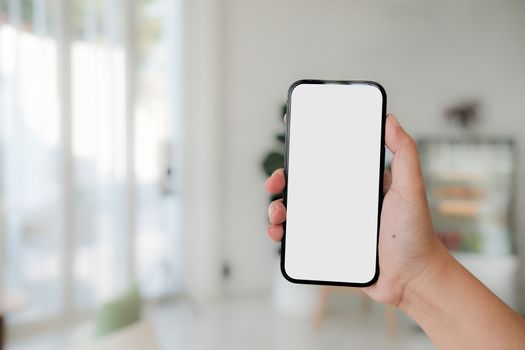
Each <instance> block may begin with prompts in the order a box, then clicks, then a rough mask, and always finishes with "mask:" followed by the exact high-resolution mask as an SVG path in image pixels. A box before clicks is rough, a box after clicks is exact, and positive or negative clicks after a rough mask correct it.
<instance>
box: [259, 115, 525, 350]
mask: <svg viewBox="0 0 525 350" xmlns="http://www.w3.org/2000/svg"><path fill="white" fill-rule="evenodd" d="M385 143H386V146H387V147H388V149H389V150H390V151H391V152H392V154H393V160H392V166H391V168H392V172H391V173H385V176H384V178H385V184H384V188H385V194H384V200H383V209H382V212H381V227H380V234H379V264H380V271H381V272H380V275H379V279H378V281H377V282H376V283H375V284H374V285H372V286H370V287H367V288H364V289H363V291H364V292H365V293H366V294H368V295H369V296H370V297H371V298H372V299H374V300H376V301H378V302H380V303H384V304H389V305H394V306H397V307H399V308H400V309H401V310H403V311H404V312H406V313H407V314H408V315H409V316H411V317H412V318H413V319H414V320H415V321H416V322H418V324H419V325H420V326H421V327H422V328H423V329H424V330H425V332H426V333H427V335H428V336H429V337H430V338H431V339H432V341H433V342H434V344H435V345H436V346H438V347H439V348H445V349H474V348H475V349H523V348H525V321H524V319H523V318H522V317H521V316H519V315H518V314H517V313H516V312H514V311H513V310H512V309H511V308H509V307H508V306H507V305H505V304H504V303H503V302H502V301H501V300H499V299H498V298H497V297H496V296H495V295H494V294H493V293H492V292H491V291H490V290H488V289H487V288H486V287H485V286H484V285H483V284H482V283H481V282H480V281H478V280H477V279H476V278H475V277H474V276H473V275H472V274H470V272H468V271H467V270H466V269H465V268H464V267H463V266H462V265H461V264H460V263H458V262H457V261H456V260H455V259H454V258H453V257H452V256H451V255H450V253H449V252H448V250H447V249H446V248H445V247H444V246H443V245H442V244H441V242H440V241H439V239H438V238H437V235H436V234H435V233H434V229H433V227H432V221H431V218H430V211H429V209H428V202H427V199H426V195H425V185H424V182H423V177H422V174H421V167H420V162H419V155H418V151H417V147H416V143H415V141H414V140H413V139H412V137H410V135H409V134H408V133H406V132H405V130H404V129H403V128H402V127H401V126H400V124H399V122H398V121H397V119H396V118H395V117H394V116H393V115H392V114H389V115H388V116H387V121H386V129H385ZM265 186H266V189H267V191H268V192H270V193H272V194H275V193H281V192H282V191H283V189H284V186H285V177H284V172H283V169H278V170H276V171H275V172H274V173H273V174H272V175H271V176H270V177H269V178H268V179H267V180H266V183H265ZM268 217H269V220H270V226H269V227H268V235H269V236H270V238H271V239H272V240H273V241H275V242H279V241H281V239H282V237H283V234H284V232H283V226H282V223H283V222H284V221H285V220H286V208H285V206H284V205H283V203H282V201H280V200H278V201H274V202H273V203H271V204H270V206H269V207H268Z"/></svg>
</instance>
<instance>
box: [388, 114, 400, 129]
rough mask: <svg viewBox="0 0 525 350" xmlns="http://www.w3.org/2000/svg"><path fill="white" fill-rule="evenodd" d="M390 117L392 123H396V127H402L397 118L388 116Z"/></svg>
mask: <svg viewBox="0 0 525 350" xmlns="http://www.w3.org/2000/svg"><path fill="white" fill-rule="evenodd" d="M388 117H389V118H390V119H392V123H394V125H395V126H400V125H399V121H398V120H397V119H396V117H394V115H393V114H388Z"/></svg>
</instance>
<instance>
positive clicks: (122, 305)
mask: <svg viewBox="0 0 525 350" xmlns="http://www.w3.org/2000/svg"><path fill="white" fill-rule="evenodd" d="M141 314H142V298H141V297H140V292H139V288H138V287H137V286H132V287H131V288H130V289H129V290H128V291H127V292H126V293H125V294H123V295H122V296H120V297H118V298H117V299H114V300H112V301H110V302H107V303H105V304H103V305H102V306H101V307H100V309H99V310H98V312H97V315H96V319H95V334H96V336H97V337H103V336H105V335H108V334H110V333H113V332H115V331H118V330H120V329H122V328H125V327H126V326H129V325H131V324H133V323H135V322H138V321H140V319H141V316H142V315H141Z"/></svg>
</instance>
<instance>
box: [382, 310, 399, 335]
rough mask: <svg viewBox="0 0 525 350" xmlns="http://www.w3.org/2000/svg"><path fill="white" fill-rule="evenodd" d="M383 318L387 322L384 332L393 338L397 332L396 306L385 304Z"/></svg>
mask: <svg viewBox="0 0 525 350" xmlns="http://www.w3.org/2000/svg"><path fill="white" fill-rule="evenodd" d="M385 318H386V322H387V326H386V332H387V335H388V337H389V338H395V337H396V334H397V314H396V308H395V307H393V306H390V305H387V306H385Z"/></svg>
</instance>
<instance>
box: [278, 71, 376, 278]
mask: <svg viewBox="0 0 525 350" xmlns="http://www.w3.org/2000/svg"><path fill="white" fill-rule="evenodd" d="M385 121H386V93H385V90H384V89H383V87H382V86H381V85H380V84H378V83H376V82H373V81H327V80H300V81H297V82H295V83H293V84H292V85H291V86H290V89H289V92H288V104H287V130H286V154H285V169H284V170H285V177H286V187H285V190H284V193H283V202H284V204H285V206H286V208H287V216H286V222H285V223H284V229H285V230H284V231H285V232H284V237H283V240H282V249H281V271H282V273H283V275H284V277H285V278H286V279H287V280H289V281H291V282H295V283H306V284H325V285H347V286H354V287H365V286H369V285H372V284H373V283H375V281H376V280H377V278H378V277H379V259H378V239H379V225H380V217H381V205H382V197H383V167H384V164H383V163H384V156H385V148H384V138H385V136H384V133H385V132H384V129H385Z"/></svg>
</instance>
